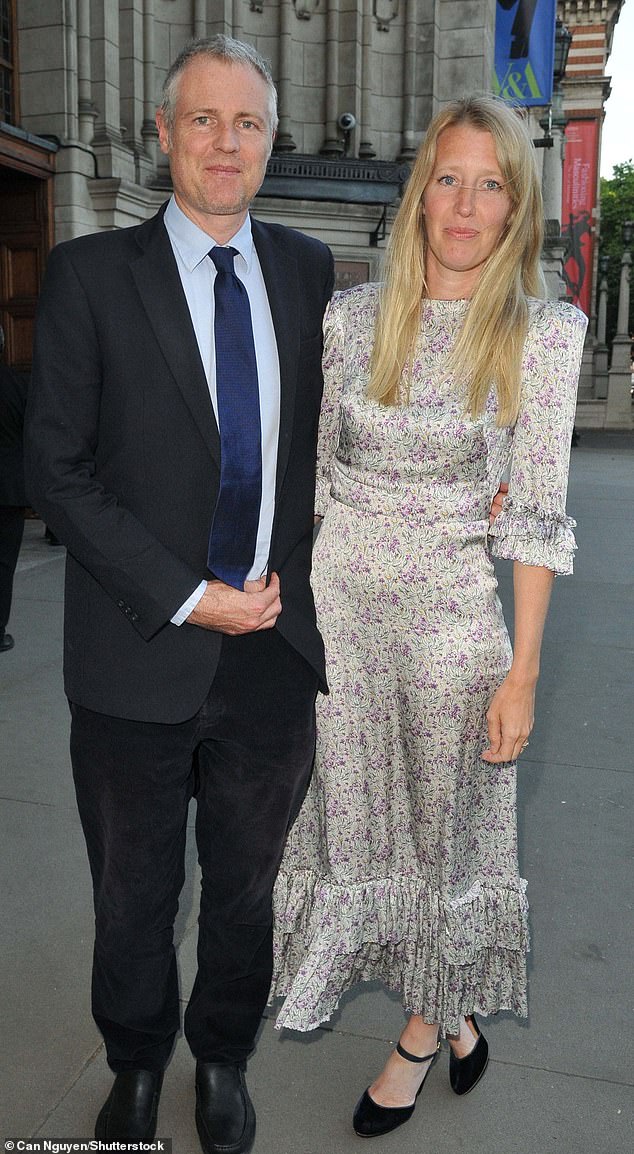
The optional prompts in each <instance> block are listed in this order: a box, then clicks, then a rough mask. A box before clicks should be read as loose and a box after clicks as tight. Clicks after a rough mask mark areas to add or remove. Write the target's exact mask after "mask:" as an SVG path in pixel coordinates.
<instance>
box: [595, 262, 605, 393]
mask: <svg viewBox="0 0 634 1154" xmlns="http://www.w3.org/2000/svg"><path fill="white" fill-rule="evenodd" d="M607 310H608V278H607V276H606V275H605V271H602V273H601V280H600V282H599V311H598V314H597V344H596V348H595V350H594V395H595V398H596V399H597V401H604V400H605V398H606V397H607V395H608V346H607V345H606V343H605V327H606V320H607Z"/></svg>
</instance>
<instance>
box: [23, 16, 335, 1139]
mask: <svg viewBox="0 0 634 1154" xmlns="http://www.w3.org/2000/svg"><path fill="white" fill-rule="evenodd" d="M276 123H277V120H276V94H275V88H274V86H273V82H272V79H271V75H270V72H269V69H268V65H267V64H266V62H265V61H264V60H263V59H262V58H261V57H260V56H259V55H258V54H257V53H256V52H255V51H254V50H253V49H252V48H251V47H250V46H248V45H245V44H241V43H240V42H238V41H235V40H231V39H229V38H227V37H224V36H218V37H214V38H212V39H210V40H205V41H194V42H192V43H191V44H190V45H188V46H187V47H186V49H185V50H184V51H183V52H182V53H181V55H180V56H179V58H178V59H177V60H176V61H175V63H174V65H173V66H172V68H171V70H170V72H169V74H168V76H167V79H166V83H165V88H164V98H163V103H162V105H161V108H160V110H159V112H158V114H157V125H158V130H159V138H160V145H161V148H162V150H163V151H164V152H165V153H166V154H167V156H168V157H169V161H170V167H171V172H172V182H173V188H174V195H173V198H172V199H171V200H170V201H169V203H168V205H167V208H164V209H162V210H161V211H160V212H159V213H158V215H157V216H156V217H155V218H153V219H152V220H149V221H147V222H145V223H144V224H142V225H140V226H138V227H135V228H132V229H126V230H122V231H118V232H111V233H107V234H103V233H101V234H97V235H94V236H87V237H82V238H80V239H78V240H74V241H71V242H69V243H66V244H62V245H60V246H59V247H58V248H56V249H55V250H54V251H53V253H52V254H51V258H50V261H49V265H48V269H47V275H46V278H45V283H44V286H43V290H42V294H41V302H40V311H39V316H38V324H37V335H36V346H35V359H34V375H33V392H32V398H31V402H30V406H29V417H28V460H29V466H28V467H29V476H30V490H29V492H30V498H31V500H32V501H33V503H34V505H35V507H36V508H37V509H38V511H39V512H40V513H41V515H42V516H43V517H45V519H46V522H47V524H48V525H50V527H51V529H52V531H53V532H54V533H55V534H56V535H57V536H58V537H59V538H60V540H61V541H62V542H63V543H64V544H65V545H66V546H67V549H68V562H67V586H66V613H65V687H66V692H67V696H68V698H69V701H70V709H71V718H72V721H71V756H72V763H73V774H74V779H75V786H76V792H77V799H78V805H79V811H80V815H81V820H82V825H83V829H84V833H85V837H86V842H87V847H88V854H89V859H90V866H91V871H92V876H93V885H94V899H95V915H96V941H95V954H94V969H93V1013H94V1016H95V1020H96V1022H97V1024H98V1026H99V1028H100V1030H101V1031H102V1033H103V1036H104V1038H105V1042H106V1050H107V1056H108V1062H109V1064H110V1066H111V1068H112V1069H113V1071H114V1072H115V1075H116V1077H115V1082H114V1086H113V1088H112V1091H111V1093H110V1095H109V1097H108V1099H107V1101H106V1103H105V1104H104V1106H103V1108H102V1110H101V1112H100V1114H99V1117H98V1120H97V1126H96V1136H97V1138H100V1139H102V1140H106V1141H108V1140H109V1141H114V1140H119V1141H139V1140H151V1139H152V1137H153V1136H154V1133H155V1129H156V1112H157V1103H158V1098H159V1094H160V1090H161V1082H162V1075H163V1070H164V1067H165V1065H166V1063H167V1061H168V1058H169V1056H170V1052H171V1050H172V1046H173V1042H174V1037H175V1035H176V1032H177V1030H178V1028H179V1003H178V985H177V974H176V962H175V955H174V948H173V923H174V917H175V914H176V911H177V906H178V896H179V893H180V890H181V887H182V884H183V876H184V866H183V857H184V845H185V829H186V819H187V807H188V802H189V800H190V798H191V796H192V794H193V793H194V791H196V794H197V806H198V808H197V819H196V836H197V843H198V854H199V860H200V863H201V866H202V896H201V912H200V919H199V941H198V974H197V977H196V982H195V985H194V989H193V992H192V996H191V999H190V1002H189V1005H188V1008H187V1011H186V1014H185V1034H186V1037H187V1040H188V1042H189V1045H190V1047H191V1049H192V1052H193V1054H194V1056H195V1058H196V1059H197V1064H196V1090H197V1105H196V1121H197V1126H198V1131H199V1135H200V1139H201V1143H202V1146H203V1149H204V1150H205V1151H206V1152H207V1154H213V1152H219V1151H222V1152H223V1154H239V1152H241V1151H247V1150H249V1149H251V1146H252V1144H253V1139H254V1133H255V1116H254V1112H253V1106H252V1104H251V1101H250V1099H249V1095H248V1092H247V1089H246V1084H245V1079H244V1069H245V1064H246V1059H247V1057H248V1055H249V1054H250V1052H251V1051H252V1049H253V1044H254V1038H255V1035H256V1031H257V1029H258V1025H259V1022H260V1019H261V1015H262V1011H263V1009H264V1006H265V1003H266V999H267V995H268V989H269V982H270V976H271V965H272V944H271V921H272V918H271V892H272V887H273V882H274V879H275V874H276V872H277V868H278V865H279V860H280V857H281V853H282V848H283V844H284V840H285V837H286V833H287V830H288V827H289V825H290V823H291V822H292V820H293V819H294V817H295V815H296V813H297V810H298V808H299V806H300V804H301V801H302V798H303V795H304V792H305V789H306V786H307V782H308V778H309V775H310V769H311V763H312V757H313V746H314V701H315V696H316V692H317V688H318V686H321V687H322V688H323V687H324V686H325V680H324V663H323V648H322V644H321V639H320V637H319V634H318V632H317V629H316V625H315V615H314V607H313V602H312V595H311V591H310V585H309V574H310V556H311V543H312V512H313V487H314V470H315V437H316V425H317V417H318V410H319V403H320V398H321V390H322V378H321V367H320V361H321V322H322V316H323V312H324V309H325V307H326V304H327V302H328V299H329V297H330V295H331V291H332V285H333V262H332V257H331V254H330V253H329V251H328V250H327V248H326V247H325V246H324V245H322V244H321V243H320V242H318V241H315V240H312V239H309V238H307V237H304V236H302V235H301V234H299V233H295V232H293V231H292V230H289V229H286V228H282V227H280V226H277V225H263V224H261V223H258V222H256V221H255V220H252V219H251V218H250V216H249V212H248V208H249V203H250V201H251V200H252V198H253V197H254V196H255V193H256V192H257V190H258V188H259V187H260V184H261V182H262V180H263V177H264V173H265V168H266V162H267V159H268V157H269V155H270V151H271V146H272V141H273V137H274V132H275V127H276ZM229 242H230V245H229V247H227V246H228V244H229ZM218 250H220V251H218ZM210 253H211V255H209V254H210ZM247 330H248V332H247ZM254 388H255V392H254ZM254 398H255V405H256V409H259V412H258V411H254V409H253V401H254ZM247 411H248V414H249V415H248V418H247V419H246V420H244V418H245V414H246V413H247ZM241 420H243V425H244V427H243V429H242V431H239V423H240V421H241ZM221 448H222V453H221ZM254 498H255V505H254ZM254 508H255V514H254ZM210 527H211V533H210ZM245 551H246V554H247V555H248V556H247V560H246V563H245ZM225 574H229V575H228V576H226V575H225ZM232 582H233V584H232ZM194 764H196V778H194Z"/></svg>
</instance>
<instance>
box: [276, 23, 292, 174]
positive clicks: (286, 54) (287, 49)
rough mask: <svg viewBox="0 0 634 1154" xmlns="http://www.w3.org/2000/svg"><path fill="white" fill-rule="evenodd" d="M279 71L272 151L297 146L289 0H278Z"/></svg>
mask: <svg viewBox="0 0 634 1154" xmlns="http://www.w3.org/2000/svg"><path fill="white" fill-rule="evenodd" d="M279 19H280V23H279V28H280V47H279V53H280V55H279V61H280V72H279V76H278V81H277V92H278V99H279V110H278V114H279V120H280V122H279V125H278V128H277V136H276V138H275V144H274V146H273V151H274V152H278V153H280V152H282V153H283V152H294V151H295V149H296V148H297V145H296V143H295V141H294V140H293V133H292V132H291V105H292V101H293V81H292V66H293V7H292V3H291V0H280V18H279Z"/></svg>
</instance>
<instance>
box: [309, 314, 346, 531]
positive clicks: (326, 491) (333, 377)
mask: <svg viewBox="0 0 634 1154" xmlns="http://www.w3.org/2000/svg"><path fill="white" fill-rule="evenodd" d="M344 349H345V307H344V305H343V303H342V299H341V297H340V295H339V294H338V293H335V295H334V297H333V299H332V301H331V302H330V304H329V306H328V309H327V310H326V314H325V317H324V354H323V370H324V394H323V400H322V403H321V413H320V417H319V436H318V439H317V484H316V490H315V513H316V514H317V515H318V516H319V517H323V515H324V513H325V511H326V507H327V505H328V502H329V500H330V486H331V471H332V461H333V458H334V455H335V452H336V449H337V441H338V437H339V427H340V422H341V409H340V404H341V396H342V393H343V384H344Z"/></svg>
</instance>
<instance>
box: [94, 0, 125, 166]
mask: <svg viewBox="0 0 634 1154" xmlns="http://www.w3.org/2000/svg"><path fill="white" fill-rule="evenodd" d="M90 11H91V28H90V31H91V63H92V78H93V86H92V87H93V92H94V96H95V105H96V107H97V110H98V111H97V121H96V124H95V135H94V137H93V142H92V143H93V149H94V152H95V156H96V157H97V167H98V174H99V176H100V177H115V178H118V179H123V180H129V181H134V180H135V178H136V172H135V162H134V153H133V151H132V149H129V148H126V146H125V145H124V142H123V138H122V134H121V113H120V107H119V99H120V89H121V77H120V66H119V5H118V4H112V3H111V2H110V0H97V2H95V0H93V3H92V5H91V9H90Z"/></svg>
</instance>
